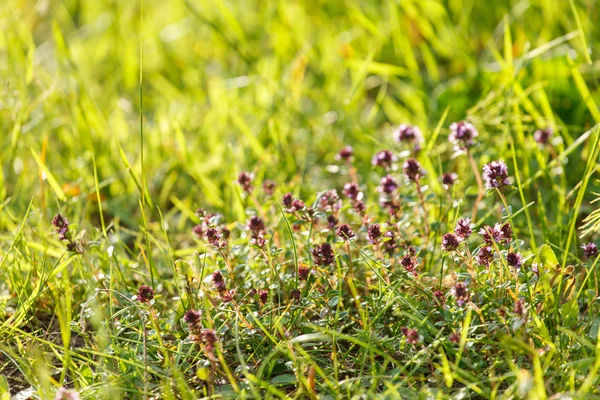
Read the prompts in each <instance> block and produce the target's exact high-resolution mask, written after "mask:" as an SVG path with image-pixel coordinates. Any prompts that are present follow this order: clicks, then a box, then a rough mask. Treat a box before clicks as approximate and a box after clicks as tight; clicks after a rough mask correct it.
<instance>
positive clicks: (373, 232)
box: [367, 224, 383, 244]
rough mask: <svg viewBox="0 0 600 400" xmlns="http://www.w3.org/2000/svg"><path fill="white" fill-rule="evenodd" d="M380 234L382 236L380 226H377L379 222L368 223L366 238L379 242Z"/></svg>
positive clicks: (372, 241) (373, 242) (374, 242)
mask: <svg viewBox="0 0 600 400" xmlns="http://www.w3.org/2000/svg"><path fill="white" fill-rule="evenodd" d="M381 236H383V233H382V232H381V226H379V224H373V225H370V226H369V228H368V229H367V238H368V239H369V242H370V243H372V244H377V243H379V240H380V239H381Z"/></svg>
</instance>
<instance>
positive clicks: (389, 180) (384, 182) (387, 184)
mask: <svg viewBox="0 0 600 400" xmlns="http://www.w3.org/2000/svg"><path fill="white" fill-rule="evenodd" d="M397 188H398V183H397V182H396V178H394V177H393V176H392V175H389V174H388V175H386V176H384V177H383V178H381V183H380V184H379V186H378V187H377V190H378V191H380V192H382V193H387V194H390V193H393V192H394V191H395V190H396V189H397Z"/></svg>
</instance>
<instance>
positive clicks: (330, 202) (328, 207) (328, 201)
mask: <svg viewBox="0 0 600 400" xmlns="http://www.w3.org/2000/svg"><path fill="white" fill-rule="evenodd" d="M319 205H320V206H321V208H322V209H323V210H325V211H332V210H333V211H337V210H339V209H340V208H341V203H340V196H339V195H338V192H337V191H336V190H335V189H332V190H328V191H326V192H324V193H323V194H321V197H319Z"/></svg>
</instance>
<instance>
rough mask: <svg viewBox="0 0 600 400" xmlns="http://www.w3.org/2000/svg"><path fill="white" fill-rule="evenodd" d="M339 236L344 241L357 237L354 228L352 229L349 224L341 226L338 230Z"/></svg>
mask: <svg viewBox="0 0 600 400" xmlns="http://www.w3.org/2000/svg"><path fill="white" fill-rule="evenodd" d="M337 235H338V236H339V237H341V238H342V239H344V240H350V239H352V238H353V237H354V236H355V235H354V231H353V230H352V228H350V226H349V225H348V224H342V225H340V226H339V228H338V230H337Z"/></svg>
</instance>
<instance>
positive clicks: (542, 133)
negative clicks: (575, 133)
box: [533, 128, 553, 145]
mask: <svg viewBox="0 0 600 400" xmlns="http://www.w3.org/2000/svg"><path fill="white" fill-rule="evenodd" d="M552 133H553V132H552V129H551V128H546V129H538V130H537V131H535V132H534V133H533V140H535V141H536V142H538V143H539V144H542V145H544V144H548V142H549V141H550V137H551V136H552Z"/></svg>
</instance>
